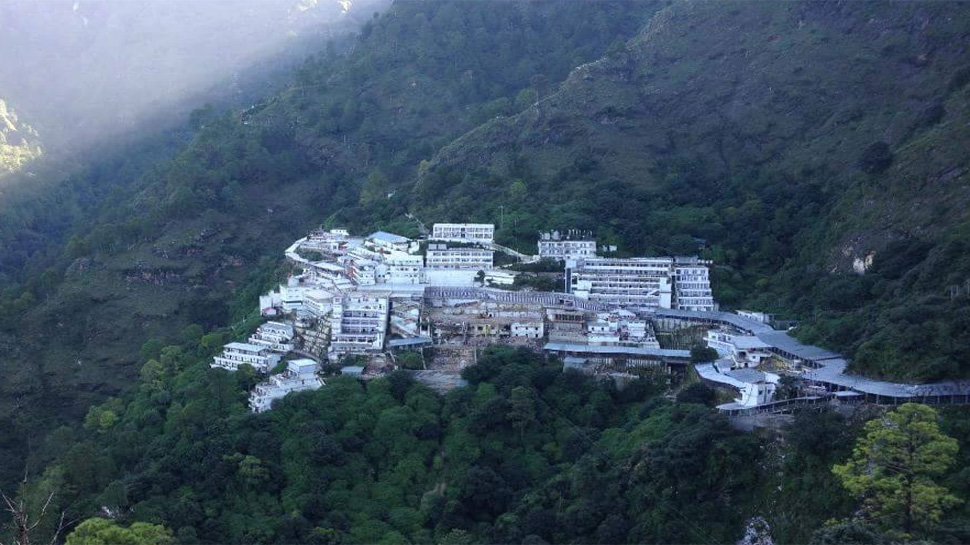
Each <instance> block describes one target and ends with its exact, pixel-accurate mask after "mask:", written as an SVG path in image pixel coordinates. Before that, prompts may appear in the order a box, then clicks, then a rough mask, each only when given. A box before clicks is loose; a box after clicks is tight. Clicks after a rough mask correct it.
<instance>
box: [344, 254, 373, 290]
mask: <svg viewBox="0 0 970 545" xmlns="http://www.w3.org/2000/svg"><path fill="white" fill-rule="evenodd" d="M379 257H380V256H379V255H378V254H377V252H374V251H371V250H369V249H367V248H364V247H362V246H358V247H356V248H352V249H351V250H350V251H348V252H347V254H346V255H345V256H343V257H341V258H340V262H341V263H342V264H343V266H344V270H345V271H346V275H347V277H348V278H350V280H352V281H353V283H354V284H357V285H358V286H371V285H374V284H376V283H377V264H378V259H379Z"/></svg>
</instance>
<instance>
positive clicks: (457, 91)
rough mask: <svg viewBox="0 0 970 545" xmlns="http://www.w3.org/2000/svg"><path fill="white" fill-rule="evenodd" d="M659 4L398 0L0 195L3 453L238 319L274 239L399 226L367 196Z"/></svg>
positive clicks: (249, 310) (403, 224) (273, 252)
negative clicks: (287, 66) (226, 100)
mask: <svg viewBox="0 0 970 545" xmlns="http://www.w3.org/2000/svg"><path fill="white" fill-rule="evenodd" d="M654 6H656V5H655V4H641V3H629V2H616V3H610V2H576V3H567V4H559V3H556V2H528V3H505V2H480V3H451V2H402V3H399V4H395V6H394V7H393V9H391V10H389V11H388V12H387V13H386V14H384V15H381V16H380V17H378V18H376V19H374V20H373V21H370V22H368V23H367V24H366V25H364V27H363V28H362V30H361V34H360V36H359V38H358V40H357V41H356V43H355V44H354V45H353V47H352V49H351V50H350V51H349V52H348V53H347V54H346V55H340V54H338V52H336V51H332V50H331V51H328V50H327V49H323V48H321V49H323V50H322V51H320V52H319V54H318V55H317V56H315V58H313V59H311V60H309V61H308V62H307V63H305V64H304V65H303V66H302V67H301V68H300V69H299V70H297V71H296V73H295V75H294V77H293V81H292V83H291V84H290V85H289V86H288V87H287V88H286V89H285V90H284V91H283V92H281V93H279V94H277V95H275V96H272V97H269V98H267V99H266V100H264V101H259V102H257V103H256V104H254V105H253V106H252V107H249V108H246V109H245V110H243V111H241V112H232V113H222V112H219V111H216V110H214V109H211V108H210V109H201V110H199V111H197V112H195V113H194V114H193V115H192V116H191V119H190V120H189V123H188V125H189V127H188V128H187V130H191V131H192V136H191V140H190V141H189V142H188V143H185V142H184V140H180V139H179V138H171V137H156V138H153V139H151V140H149V141H146V142H143V143H131V144H127V145H125V146H119V147H118V148H117V149H116V150H115V151H114V152H113V153H111V154H105V155H104V156H102V157H101V158H99V159H98V160H97V161H92V162H91V163H90V164H88V165H87V166H85V167H84V168H78V169H75V170H73V171H71V172H68V173H66V174H64V175H63V176H61V177H56V176H52V177H51V178H49V179H45V180H40V181H38V180H34V179H31V180H30V183H29V184H24V183H21V184H18V185H17V186H16V187H15V188H14V187H11V188H10V189H9V190H8V191H7V195H5V198H4V199H3V200H0V246H2V248H3V252H0V279H3V281H4V284H5V289H4V290H3V291H2V293H0V352H2V353H3V354H4V355H5V357H3V358H0V371H2V373H3V376H4V377H5V379H4V380H3V381H2V382H0V422H2V423H3V426H4V429H5V430H9V431H8V433H6V434H5V437H6V439H7V442H6V443H4V444H3V445H0V448H4V447H5V448H6V449H8V450H6V451H5V452H6V455H7V456H10V457H11V459H16V458H15V457H14V456H15V455H14V454H12V452H16V456H21V455H23V454H24V451H23V450H22V447H23V442H22V441H23V440H24V438H27V437H35V436H36V435H35V434H39V433H41V431H40V430H44V429H50V428H52V427H56V424H57V423H58V422H65V421H68V422H69V421H74V420H75V419H77V418H80V417H82V416H83V415H84V413H85V412H86V411H87V410H88V407H90V406H91V404H92V403H95V402H98V401H100V400H102V399H104V398H105V397H109V396H112V395H116V394H118V393H119V392H121V391H122V390H124V389H125V388H126V387H128V386H130V385H131V384H132V383H133V382H134V381H135V380H136V377H137V375H138V372H139V368H140V366H141V363H142V359H143V358H142V351H141V347H142V345H143V344H144V343H145V342H146V341H148V340H150V339H156V340H160V341H163V342H166V343H167V342H171V341H173V340H175V339H180V338H183V336H186V335H188V336H190V337H191V335H193V334H194V333H193V332H194V331H196V330H197V329H198V328H203V330H205V331H211V330H214V329H216V328H221V327H226V326H229V325H230V324H240V323H245V321H246V320H247V319H251V318H252V314H253V310H254V309H255V306H254V301H255V300H256V299H254V297H255V296H256V295H257V294H258V293H259V292H260V291H262V290H264V289H265V288H266V287H268V286H269V285H270V284H271V283H272V281H273V280H274V279H276V278H277V277H278V276H279V274H280V271H279V270H278V267H279V264H280V255H281V254H280V251H281V249H282V248H285V247H286V246H287V245H288V244H289V243H290V242H292V240H294V239H295V238H297V237H299V236H301V235H302V234H303V233H305V232H306V231H307V230H308V229H310V228H312V227H314V226H316V225H319V224H320V222H321V221H324V220H325V219H327V218H328V216H331V215H336V216H337V218H338V219H334V220H333V221H341V222H346V225H348V226H349V227H351V228H353V229H365V228H373V227H375V226H383V227H387V228H394V229H397V230H405V231H406V230H408V229H411V230H413V229H414V226H413V224H412V223H411V222H410V221H409V220H407V219H406V218H405V217H404V214H405V212H406V208H405V207H404V201H403V200H402V201H396V200H392V201H388V200H386V199H377V198H374V197H373V196H374V195H385V193H383V189H384V188H385V186H386V187H395V186H400V185H402V184H404V183H406V182H407V180H409V179H410V176H411V175H412V174H413V172H414V165H416V164H417V163H418V162H419V161H420V160H421V159H423V158H426V157H430V155H431V154H433V153H434V150H435V149H437V148H438V147H440V146H441V145H443V144H444V143H446V142H447V141H449V140H450V139H451V138H454V137H456V136H458V135H460V134H461V133H463V132H465V131H467V130H470V129H471V128H473V127H475V126H476V125H478V124H479V123H481V121H482V120H484V119H488V118H489V117H491V116H493V115H494V113H495V112H505V113H511V111H512V110H513V109H514V108H515V107H516V106H515V98H516V95H517V94H518V93H519V92H520V91H521V90H522V89H525V88H527V87H528V86H529V85H530V79H531V77H532V76H533V75H535V74H545V75H546V76H547V77H548V78H549V79H552V80H560V79H562V78H564V77H566V75H567V74H568V73H569V70H571V69H572V68H573V67H574V66H576V65H578V64H582V63H584V62H589V61H591V60H595V59H597V58H599V57H600V56H601V55H602V54H603V53H604V52H605V51H606V49H607V48H608V47H609V46H610V44H612V43H613V42H614V41H615V40H616V39H617V37H629V36H632V35H633V33H635V32H636V30H637V29H638V28H639V26H640V25H641V24H642V23H643V21H645V20H646V19H647V18H648V17H649V15H650V14H651V13H652V9H653V7H654ZM590 21H592V22H593V23H594V24H590ZM172 148H175V149H174V151H173V150H172ZM192 326H194V327H192ZM187 328H188V329H187ZM38 440H39V439H38ZM15 466H16V464H10V465H8V466H6V467H7V468H9V471H15ZM7 478H10V475H9V474H8V475H7Z"/></svg>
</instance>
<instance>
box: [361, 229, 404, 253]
mask: <svg viewBox="0 0 970 545" xmlns="http://www.w3.org/2000/svg"><path fill="white" fill-rule="evenodd" d="M367 242H369V243H370V244H371V245H373V246H374V247H375V248H379V249H383V250H397V251H400V252H407V251H408V250H409V249H410V248H411V242H412V241H411V239H409V238H407V237H402V236H401V235H395V234H394V233H388V232H385V231H377V232H376V233H372V234H371V235H370V236H369V237H367Z"/></svg>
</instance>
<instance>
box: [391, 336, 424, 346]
mask: <svg viewBox="0 0 970 545" xmlns="http://www.w3.org/2000/svg"><path fill="white" fill-rule="evenodd" d="M422 344H431V337H410V338H407V339H391V340H389V341H387V346H389V347H391V348H399V347H401V346H418V345H422Z"/></svg>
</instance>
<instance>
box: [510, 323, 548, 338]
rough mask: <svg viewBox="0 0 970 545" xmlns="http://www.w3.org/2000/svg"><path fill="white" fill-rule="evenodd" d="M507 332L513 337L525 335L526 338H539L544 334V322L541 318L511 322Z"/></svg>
mask: <svg viewBox="0 0 970 545" xmlns="http://www.w3.org/2000/svg"><path fill="white" fill-rule="evenodd" d="M509 332H510V334H511V335H512V336H513V337H525V338H527V339H541V338H542V336H543V335H545V324H543V323H542V320H539V321H535V322H512V325H511V326H510V327H509Z"/></svg>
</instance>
